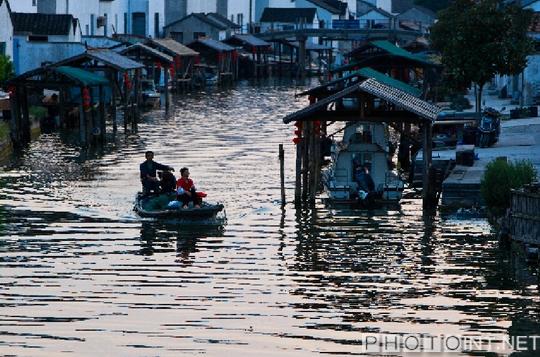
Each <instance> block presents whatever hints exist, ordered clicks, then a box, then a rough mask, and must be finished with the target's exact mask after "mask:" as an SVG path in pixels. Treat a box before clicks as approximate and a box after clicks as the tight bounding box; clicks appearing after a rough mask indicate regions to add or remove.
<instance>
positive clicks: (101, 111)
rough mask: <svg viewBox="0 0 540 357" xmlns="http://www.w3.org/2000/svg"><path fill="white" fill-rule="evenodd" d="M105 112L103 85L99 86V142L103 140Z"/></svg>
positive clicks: (105, 129) (105, 128)
mask: <svg viewBox="0 0 540 357" xmlns="http://www.w3.org/2000/svg"><path fill="white" fill-rule="evenodd" d="M106 121H107V114H106V111H105V93H104V90H103V86H102V85H100V86H99V135H100V140H101V142H102V143H103V142H105V133H106V131H107V127H106Z"/></svg>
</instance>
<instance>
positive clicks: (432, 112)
mask: <svg viewBox="0 0 540 357" xmlns="http://www.w3.org/2000/svg"><path fill="white" fill-rule="evenodd" d="M358 86H359V89H361V90H363V91H364V92H367V93H370V94H372V95H374V96H376V97H378V98H381V99H384V100H386V101H387V102H390V103H392V104H395V105H397V106H399V107H402V108H403V109H405V110H407V111H409V112H412V113H415V114H417V115H419V116H421V117H422V118H425V119H428V120H431V121H435V119H437V115H438V114H439V113H440V111H441V108H439V107H438V106H436V105H433V104H431V103H428V102H426V101H424V100H422V99H419V98H416V97H414V96H412V95H410V94H409V93H406V92H404V91H402V90H400V89H397V88H394V87H391V86H389V85H386V84H383V83H380V82H378V81H377V80H375V79H373V78H370V79H367V80H365V81H364V82H362V83H360V84H358Z"/></svg>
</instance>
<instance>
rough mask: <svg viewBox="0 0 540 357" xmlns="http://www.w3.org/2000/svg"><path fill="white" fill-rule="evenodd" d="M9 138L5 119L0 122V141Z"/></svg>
mask: <svg viewBox="0 0 540 357" xmlns="http://www.w3.org/2000/svg"><path fill="white" fill-rule="evenodd" d="M6 139H9V124H8V123H6V122H5V121H1V122H0V143H1V142H3V141H5V140H6Z"/></svg>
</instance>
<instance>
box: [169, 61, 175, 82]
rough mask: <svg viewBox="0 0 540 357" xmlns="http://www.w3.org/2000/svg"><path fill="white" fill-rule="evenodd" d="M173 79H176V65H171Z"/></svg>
mask: <svg viewBox="0 0 540 357" xmlns="http://www.w3.org/2000/svg"><path fill="white" fill-rule="evenodd" d="M170 70H171V78H174V77H176V69H174V64H172V63H171V68H170Z"/></svg>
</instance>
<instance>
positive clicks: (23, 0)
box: [9, 0, 38, 12]
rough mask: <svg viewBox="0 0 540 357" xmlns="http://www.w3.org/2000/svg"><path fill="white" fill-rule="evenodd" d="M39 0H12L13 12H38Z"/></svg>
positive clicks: (10, 3) (10, 2)
mask: <svg viewBox="0 0 540 357" xmlns="http://www.w3.org/2000/svg"><path fill="white" fill-rule="evenodd" d="M37 5H38V0H11V1H9V6H10V7H11V11H13V12H37Z"/></svg>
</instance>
